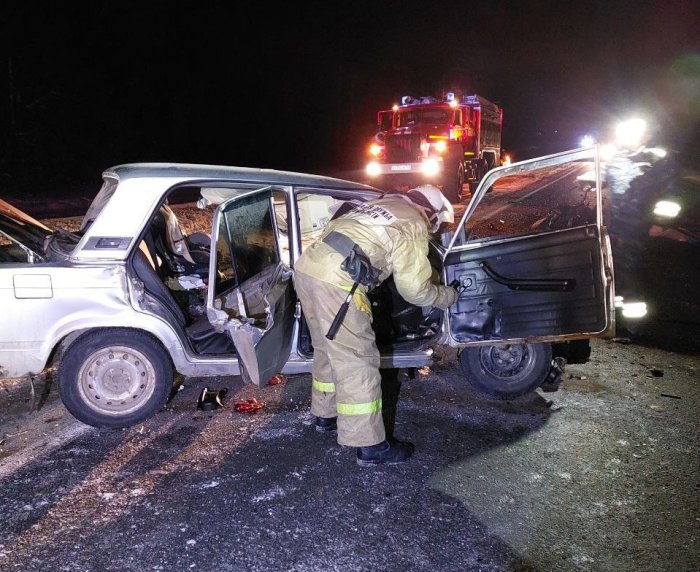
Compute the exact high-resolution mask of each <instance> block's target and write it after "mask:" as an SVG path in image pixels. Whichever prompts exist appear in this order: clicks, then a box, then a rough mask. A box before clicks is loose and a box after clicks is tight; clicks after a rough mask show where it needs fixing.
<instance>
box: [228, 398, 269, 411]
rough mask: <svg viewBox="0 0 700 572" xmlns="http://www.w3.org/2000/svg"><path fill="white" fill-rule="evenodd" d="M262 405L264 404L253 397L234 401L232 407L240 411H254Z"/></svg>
mask: <svg viewBox="0 0 700 572" xmlns="http://www.w3.org/2000/svg"><path fill="white" fill-rule="evenodd" d="M264 406H265V404H264V403H262V402H260V401H258V400H257V399H255V397H252V398H250V399H244V400H242V401H236V403H234V404H233V408H234V409H235V410H236V411H238V412H240V413H255V412H257V411H258V410H259V409H262V408H263V407H264Z"/></svg>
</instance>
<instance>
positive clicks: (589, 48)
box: [0, 0, 700, 196]
mask: <svg viewBox="0 0 700 572" xmlns="http://www.w3.org/2000/svg"><path fill="white" fill-rule="evenodd" d="M275 4H276V3H271V2H270V3H267V2H245V1H240V2H235V3H234V2H230V3H227V4H226V5H225V6H226V7H221V6H224V5H223V4H222V5H217V4H214V3H207V2H201V1H200V2H139V3H129V2H126V3H124V2H119V3H117V2H110V3H106V2H91V3H76V4H73V3H68V2H61V3H56V4H55V5H53V4H49V3H38V2H37V3H33V2H29V3H27V2H22V3H20V2H9V3H8V2H5V3H3V6H2V7H1V8H0V16H1V17H0V26H1V28H0V33H1V34H2V43H1V44H0V49H1V50H2V53H1V57H0V94H2V96H1V97H0V121H1V124H2V140H1V141H0V184H1V185H2V190H3V192H4V193H6V194H7V193H9V194H13V193H22V194H23V195H29V196H31V195H32V194H46V193H48V194H51V195H54V196H62V195H65V194H70V193H72V192H74V191H77V190H79V191H80V192H84V189H85V188H91V187H92V188H94V189H95V191H96V190H97V187H98V185H99V183H100V174H101V171H102V170H103V169H105V168H107V167H109V166H112V165H114V164H118V163H123V162H132V161H178V162H180V161H182V162H201V163H212V164H227V165H238V166H249V167H266V168H275V169H290V170H301V171H310V172H317V173H332V172H334V171H337V170H347V169H354V168H359V167H360V166H361V164H362V160H363V158H364V151H365V146H366V142H367V138H368V136H369V134H370V132H371V130H372V127H373V124H374V121H375V117H376V112H377V110H379V109H384V108H388V107H390V106H391V104H392V103H394V102H396V101H398V99H399V98H400V96H401V95H403V94H412V95H438V94H439V93H440V92H441V91H443V90H449V89H454V88H459V89H463V90H465V91H466V92H469V93H479V94H480V95H483V96H484V97H486V98H487V99H490V100H492V101H495V102H497V103H499V104H500V105H501V106H502V107H503V109H504V132H503V145H504V147H505V148H506V150H508V151H511V152H512V153H514V155H515V159H524V158H528V157H532V156H537V155H542V154H545V153H548V152H554V151H559V150H564V149H570V148H574V147H577V146H578V145H579V139H580V137H581V136H582V135H583V134H585V133H589V132H593V133H598V134H599V135H600V136H601V137H602V136H604V133H605V131H606V130H607V129H608V128H609V126H610V125H611V124H612V123H613V122H614V121H615V120H616V119H618V118H623V117H628V116H630V115H631V114H634V113H641V114H643V115H644V116H645V117H647V118H648V119H650V120H651V123H652V124H653V126H654V128H657V129H659V130H663V132H664V133H665V134H667V135H669V134H670V135H672V136H673V137H674V138H679V137H681V136H682V135H683V133H684V132H685V130H686V128H687V127H688V126H689V125H692V124H693V123H694V122H695V121H697V116H698V115H697V114H698V109H699V108H700V102H699V99H698V86H699V84H700V55H699V54H700V32H699V30H700V8H698V3H697V2H693V1H686V2H677V1H658V2H654V1H642V0H630V1H625V0H611V1H604V2H561V1H560V0H557V1H541V2H464V1H460V2H430V3H425V4H422V3H418V2H411V1H404V2H381V1H378V0H375V1H373V2H366V1H363V0H355V1H338V2H336V1H326V2H292V3H288V4H286V5H283V6H282V7H277V6H276V5H275Z"/></svg>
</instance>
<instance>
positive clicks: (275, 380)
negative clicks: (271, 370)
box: [267, 373, 287, 385]
mask: <svg viewBox="0 0 700 572" xmlns="http://www.w3.org/2000/svg"><path fill="white" fill-rule="evenodd" d="M285 381H287V378H286V377H285V376H283V375H282V374H281V373H278V374H275V375H273V376H272V377H271V378H270V379H268V380H267V385H279V384H280V383H284V382H285Z"/></svg>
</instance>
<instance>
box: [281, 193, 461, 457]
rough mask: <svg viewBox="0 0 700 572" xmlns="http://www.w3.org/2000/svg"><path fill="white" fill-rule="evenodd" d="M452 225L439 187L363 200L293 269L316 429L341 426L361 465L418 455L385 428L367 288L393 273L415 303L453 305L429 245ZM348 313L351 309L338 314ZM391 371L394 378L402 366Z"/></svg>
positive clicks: (348, 206) (343, 210)
mask: <svg viewBox="0 0 700 572" xmlns="http://www.w3.org/2000/svg"><path fill="white" fill-rule="evenodd" d="M453 221H454V212H453V210H452V205H451V204H450V202H449V201H447V199H445V197H444V196H443V195H442V193H441V192H440V191H439V189H437V188H436V187H433V186H431V185H423V186H420V187H417V188H415V189H411V190H410V191H408V193H405V194H404V193H402V194H398V193H397V194H386V195H383V196H382V197H381V198H378V199H375V200H371V201H368V202H364V203H363V202H355V201H350V202H347V203H344V204H343V205H342V206H341V207H340V209H339V210H338V211H337V212H336V214H335V216H334V217H333V219H332V220H331V221H330V223H329V224H328V226H327V227H326V229H325V230H324V233H323V236H322V237H321V238H320V239H319V240H318V241H316V242H315V243H314V244H312V245H310V246H309V247H307V248H306V249H305V250H304V252H303V254H302V255H301V257H300V258H299V260H298V261H297V264H296V266H295V273H294V283H295V288H296V291H297V294H298V296H299V299H300V300H301V306H302V311H303V312H304V316H305V318H306V321H307V324H308V326H309V331H310V334H311V340H312V343H313V346H314V364H313V381H312V399H311V412H312V413H313V415H315V416H316V428H317V429H318V430H319V431H331V430H334V429H336V427H337V431H338V443H339V444H341V445H347V446H350V447H357V462H358V464H359V465H362V466H369V465H376V464H382V463H399V462H402V461H406V460H407V459H408V458H409V457H410V456H411V454H412V453H413V450H414V446H413V444H412V443H408V442H404V441H399V440H397V439H394V438H393V435H392V434H391V433H392V431H393V429H392V430H386V429H385V425H384V421H383V418H382V387H381V379H382V376H381V373H380V369H379V350H378V349H377V345H376V343H375V335H374V332H373V330H372V310H371V306H370V302H369V300H368V298H367V291H368V290H369V289H371V288H372V286H373V285H376V284H379V283H381V282H382V281H383V280H385V279H387V278H388V277H389V276H393V278H394V283H395V285H396V288H397V290H398V292H399V294H400V295H401V296H402V297H403V298H404V299H405V300H406V301H407V302H409V303H411V304H414V305H416V306H436V307H438V308H442V309H446V308H448V307H449V306H451V305H452V304H453V303H454V302H455V301H456V300H457V292H456V291H455V290H454V289H453V288H451V287H449V286H442V285H440V284H436V283H435V282H434V281H433V269H432V267H431V265H430V262H429V260H428V239H429V233H431V232H436V231H437V230H438V228H439V227H440V225H441V224H442V223H443V222H453ZM344 303H345V307H343V305H344ZM341 308H342V309H343V310H342V311H343V312H346V313H344V314H343V313H342V312H340V313H339V309H341ZM392 371H393V372H394V373H393V374H392V373H391V372H392ZM384 372H388V377H389V378H391V377H392V375H393V376H394V378H395V373H396V370H384ZM396 394H397V395H396V397H398V392H396Z"/></svg>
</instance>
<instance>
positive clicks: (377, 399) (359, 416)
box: [294, 271, 386, 447]
mask: <svg viewBox="0 0 700 572" xmlns="http://www.w3.org/2000/svg"><path fill="white" fill-rule="evenodd" d="M294 285H295V288H296V292H297V295H298V296H299V299H300V300H301V307H302V312H303V313H304V316H305V318H306V323H307V325H308V327H309V332H310V334H311V341H312V344H313V347H314V365H313V372H312V378H313V379H312V390H311V412H312V413H313V414H314V415H316V416H317V417H335V416H336V415H337V416H338V443H339V444H341V445H348V446H350V447H367V446H370V445H376V444H377V443H381V442H382V441H383V440H384V439H385V436H386V433H385V430H384V423H383V420H382V388H381V376H380V372H379V350H378V349H377V344H376V342H375V337H374V332H373V330H372V320H371V306H370V304H369V301H368V300H367V295H366V294H365V293H364V292H362V291H360V289H359V288H358V290H357V291H356V292H355V299H354V300H353V301H352V302H351V303H350V307H349V308H348V313H347V315H346V316H345V320H344V321H343V324H342V325H341V326H340V329H339V330H338V333H337V334H336V336H335V339H333V340H329V339H328V338H326V334H327V333H328V329H329V328H330V326H331V323H332V322H333V318H335V316H336V314H337V312H338V310H339V309H340V306H341V305H342V303H343V302H344V301H345V298H346V297H347V295H348V291H346V290H343V288H341V287H340V286H335V285H333V284H329V283H327V282H323V281H322V280H317V279H316V278H313V277H311V276H308V275H306V274H304V273H302V272H299V271H297V272H296V273H295V275H294Z"/></svg>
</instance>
